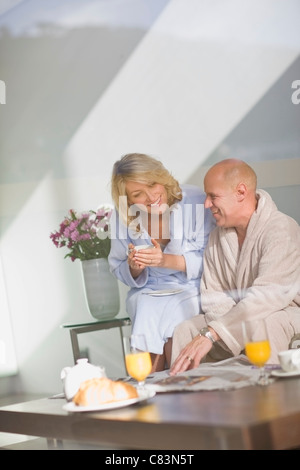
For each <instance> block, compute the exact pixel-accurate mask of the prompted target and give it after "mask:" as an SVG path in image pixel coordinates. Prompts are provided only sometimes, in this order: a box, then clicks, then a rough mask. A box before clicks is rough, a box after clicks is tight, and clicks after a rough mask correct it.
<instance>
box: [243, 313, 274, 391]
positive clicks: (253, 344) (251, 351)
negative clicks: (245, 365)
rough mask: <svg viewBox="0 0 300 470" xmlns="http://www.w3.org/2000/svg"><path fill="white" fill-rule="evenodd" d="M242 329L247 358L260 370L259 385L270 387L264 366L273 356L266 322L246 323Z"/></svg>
mask: <svg viewBox="0 0 300 470" xmlns="http://www.w3.org/2000/svg"><path fill="white" fill-rule="evenodd" d="M242 327H243V337H244V342H245V353H246V356H247V357H248V359H249V361H250V362H252V364H254V365H255V366H257V367H258V368H259V370H260V374H259V377H258V380H257V384H258V385H268V384H269V383H270V382H269V376H268V374H267V372H266V370H265V367H264V366H265V363H266V362H267V360H268V359H269V358H270V356H271V346H270V342H269V339H268V334H267V329H266V324H265V321H264V320H250V321H244V322H243V324H242Z"/></svg>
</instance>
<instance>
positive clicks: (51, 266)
mask: <svg viewBox="0 0 300 470" xmlns="http://www.w3.org/2000/svg"><path fill="white" fill-rule="evenodd" d="M54 7H55V8H54ZM0 11H1V10H0ZM299 13H300V4H299V2H298V1H297V0H244V1H243V2H241V1H239V0H170V1H167V0H165V1H163V0H161V1H159V0H155V1H154V0H151V1H150V0H115V1H110V2H105V1H94V2H92V1H86V0H85V1H83V0H76V1H74V0H73V1H72V2H70V1H66V0H63V1H59V2H58V1H55V0H51V1H50V0H45V1H43V2H38V1H37V0H30V1H29V0H28V1H23V2H19V3H17V5H16V6H15V8H13V9H11V10H8V11H7V12H6V13H5V14H4V13H3V14H2V16H0V57H1V67H0V79H1V80H3V81H5V83H6V89H7V96H6V104H5V105H1V104H0V119H1V121H0V123H1V126H0V142H1V144H0V145H1V147H0V152H1V153H0V183H1V184H0V201H1V206H0V223H1V226H0V229H1V241H0V242H1V245H0V250H1V251H0V255H1V263H2V271H3V278H2V287H1V288H2V290H3V289H5V294H6V300H5V302H4V301H2V303H3V306H2V303H1V306H2V310H1V317H0V327H1V329H0V332H1V333H0V341H1V340H2V341H4V343H5V344H7V345H9V358H7V363H6V367H2V368H1V361H0V371H1V370H2V375H5V376H7V375H9V374H11V376H10V377H9V378H8V377H6V378H3V379H2V380H1V379H0V387H1V386H2V389H1V388H0V394H5V393H7V392H10V391H13V390H22V391H26V392H36V393H44V392H45V393H46V394H50V393H57V392H59V391H60V390H61V382H60V370H61V369H62V368H63V367H64V366H66V365H71V364H72V353H71V343H70V340H69V336H68V332H67V331H65V330H62V329H61V328H60V325H61V324H62V323H66V322H76V321H80V320H81V319H83V318H85V319H86V320H89V319H90V318H91V317H90V316H89V314H88V312H87V309H86V305H85V299H84V294H83V286H82V278H81V270H80V269H81V268H80V263H79V261H76V262H74V263H72V262H71V261H70V260H65V259H64V254H65V253H64V252H63V250H62V249H60V250H57V249H56V248H55V247H54V245H52V243H51V240H50V239H49V235H50V232H51V231H52V230H54V229H56V228H58V224H59V223H60V221H61V220H62V218H63V216H64V215H65V214H66V213H67V211H68V210H69V209H70V208H75V209H77V210H86V209H94V208H96V207H97V206H98V205H99V204H102V203H105V202H110V201H111V199H110V188H109V180H110V174H111V168H112V165H113V163H114V161H115V160H117V159H118V158H119V157H120V156H121V155H123V154H125V153H127V152H132V151H140V152H146V153H149V154H152V155H154V156H156V157H158V158H160V159H161V160H162V161H163V163H164V164H165V165H166V166H167V167H168V168H169V169H170V170H171V171H172V172H173V174H174V176H175V177H176V178H178V179H179V180H180V181H181V182H185V181H192V182H196V183H197V184H199V185H200V186H201V185H202V178H203V172H204V171H205V169H206V168H207V167H208V166H209V165H210V164H211V163H212V162H213V161H215V160H218V159H221V158H225V156H227V155H228V152H229V154H230V155H231V154H238V155H243V158H245V159H246V160H247V161H249V162H251V164H253V166H255V169H256V170H257V172H258V177H259V181H261V182H262V184H261V186H265V187H270V188H271V187H272V188H273V189H274V190H275V192H274V194H276V197H277V198H278V201H276V202H278V204H279V205H280V204H282V205H283V207H284V208H287V210H288V209H289V207H290V206H289V207H288V205H286V204H285V201H286V199H285V198H286V196H288V198H290V199H292V200H294V199H295V196H296V198H297V196H298V200H299V195H300V190H299V188H300V171H299V170H300V164H299V163H300V140H299V132H298V130H299V122H300V120H298V118H299V117H300V105H295V104H293V103H292V101H291V94H292V89H291V85H292V83H291V80H292V79H293V80H296V79H300V70H299V52H300V33H299V21H298V19H299ZM4 28H5V29H4ZM274 101H275V103H277V108H276V107H275V110H277V112H274V108H272V107H271V106H270V103H271V102H272V103H274ZM262 113H263V114H262ZM262 115H263V116H264V119H263V120H262V123H261V124H260V126H259V129H261V128H262V127H264V123H265V122H266V121H267V122H268V126H266V129H261V130H262V132H261V135H260V134H259V132H258V131H259V129H257V128H256V127H255V126H256V124H255V123H257V119H258V116H262ZM278 115H280V117H281V120H280V122H281V126H280V129H281V133H282V137H281V139H279V140H278V130H277V131H276V135H274V134H272V133H271V132H269V129H272V128H274V125H273V124H272V123H274V119H276V123H277V121H278V120H277V116H278ZM276 125H277V124H276ZM264 136H265V140H264ZM280 145H281V147H280ZM278 148H281V152H280V154H279V155H278V152H277V153H276V152H274V149H278ZM273 155H274V157H273ZM283 169H284V171H283ZM270 175H272V177H271V178H270ZM273 175H274V177H273ZM281 177H282V178H281ZM276 190H277V192H276ZM288 200H289V199H288ZM292 210H293V214H291V215H293V216H295V217H297V214H299V212H298V213H297V209H296V208H292ZM298 221H300V216H299V219H298ZM120 290H121V311H120V314H119V316H122V315H126V312H125V307H124V305H125V303H124V301H125V296H126V288H125V287H124V286H121V285H120ZM118 335H119V333H118V331H117V330H116V331H113V330H112V331H109V332H104V333H103V332H101V333H93V334H92V335H90V336H89V337H86V338H82V347H84V348H86V347H87V348H88V349H89V351H90V353H91V359H92V361H93V362H94V363H102V364H104V365H105V366H106V368H107V371H108V373H109V375H111V376H119V375H121V374H122V373H123V372H124V370H123V363H122V358H121V350H120V344H119V336H118ZM80 341H81V340H80ZM7 349H8V348H7ZM14 352H15V354H14ZM8 363H9V367H7V366H8ZM8 369H9V371H8ZM15 374H16V375H15Z"/></svg>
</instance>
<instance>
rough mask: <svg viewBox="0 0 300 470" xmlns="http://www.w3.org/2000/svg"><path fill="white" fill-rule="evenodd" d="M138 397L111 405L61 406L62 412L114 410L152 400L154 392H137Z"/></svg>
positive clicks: (70, 403) (73, 404) (68, 404)
mask: <svg viewBox="0 0 300 470" xmlns="http://www.w3.org/2000/svg"><path fill="white" fill-rule="evenodd" d="M138 395H139V396H138V397H137V398H131V399H130V400H123V401H114V402H111V403H105V404H104V405H99V406H77V405H75V403H73V402H69V403H66V404H65V405H64V406H63V410H65V411H71V412H76V413H77V412H82V411H106V410H114V409H115V408H123V407H124V406H129V405H133V404H134V403H140V402H142V401H144V400H148V399H149V398H153V397H154V395H155V391H153V390H138Z"/></svg>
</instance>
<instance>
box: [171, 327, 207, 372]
mask: <svg viewBox="0 0 300 470" xmlns="http://www.w3.org/2000/svg"><path fill="white" fill-rule="evenodd" d="M211 348H212V342H211V341H210V339H208V338H206V337H205V336H200V335H197V336H195V338H193V339H192V341H191V342H190V343H189V344H187V345H186V346H185V348H183V350H182V351H181V353H180V354H179V356H178V357H177V359H176V360H175V361H174V363H173V365H172V367H171V369H170V375H176V374H179V373H181V372H184V371H186V370H190V369H195V368H196V367H198V366H199V364H200V361H201V359H202V358H203V357H204V356H206V354H207V353H208V352H209V351H210V350H211Z"/></svg>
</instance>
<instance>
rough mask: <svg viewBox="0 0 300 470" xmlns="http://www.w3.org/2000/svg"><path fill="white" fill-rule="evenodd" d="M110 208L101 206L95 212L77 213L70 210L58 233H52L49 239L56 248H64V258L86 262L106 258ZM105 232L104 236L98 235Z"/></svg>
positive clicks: (108, 249)
mask: <svg viewBox="0 0 300 470" xmlns="http://www.w3.org/2000/svg"><path fill="white" fill-rule="evenodd" d="M111 215H112V207H111V206H109V207H108V206H101V207H99V208H98V209H97V210H96V211H93V210H90V211H85V212H81V213H77V212H76V211H75V210H74V209H70V210H69V212H68V216H66V217H64V220H63V221H62V222H61V223H60V225H59V231H55V232H52V233H51V234H50V239H51V240H52V242H53V244H54V245H55V246H56V247H57V248H62V247H66V248H67V249H68V250H69V252H68V253H67V254H66V255H65V258H67V257H68V258H71V261H75V260H76V259H80V260H81V261H83V260H88V259H94V258H107V257H108V254H109V251H110V238H109V234H108V232H109V223H110V218H111ZM103 232H106V233H107V234H106V235H105V236H99V234H101V233H103Z"/></svg>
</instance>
